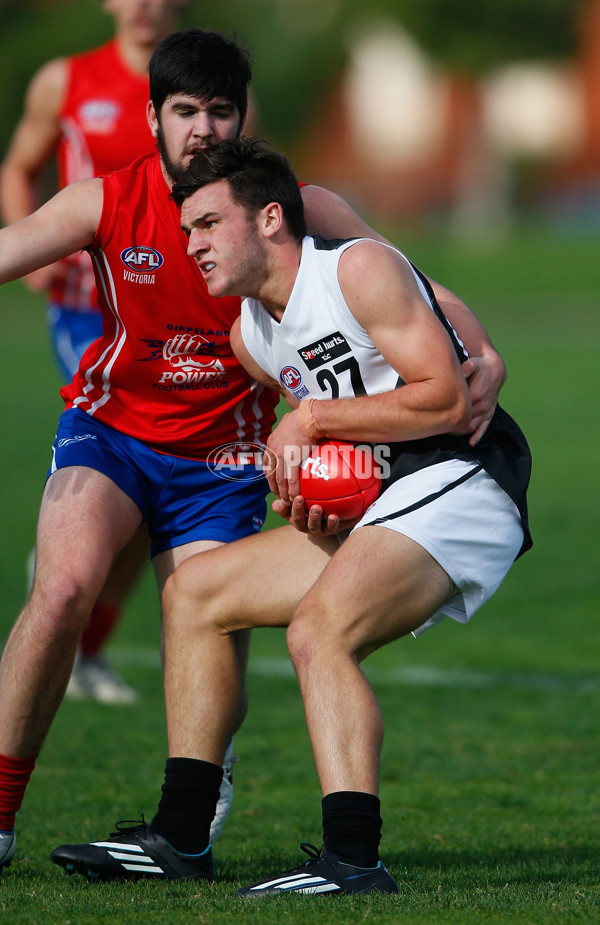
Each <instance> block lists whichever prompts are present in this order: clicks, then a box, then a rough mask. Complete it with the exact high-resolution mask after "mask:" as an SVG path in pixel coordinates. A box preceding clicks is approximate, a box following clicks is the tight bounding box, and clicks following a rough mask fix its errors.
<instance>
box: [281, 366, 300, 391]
mask: <svg viewBox="0 0 600 925" xmlns="http://www.w3.org/2000/svg"><path fill="white" fill-rule="evenodd" d="M279 378H280V379H281V381H282V382H283V384H284V386H285V387H286V389H290V391H291V390H293V389H297V388H298V387H299V386H300V385H302V376H301V375H300V373H299V371H298V370H297V369H296V367H295V366H284V367H283V369H282V370H281V372H280V373H279Z"/></svg>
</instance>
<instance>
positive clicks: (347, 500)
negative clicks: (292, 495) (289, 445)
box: [300, 440, 381, 520]
mask: <svg viewBox="0 0 600 925" xmlns="http://www.w3.org/2000/svg"><path fill="white" fill-rule="evenodd" d="M380 490H381V472H380V467H379V465H378V464H377V463H376V462H375V460H374V458H373V451H372V450H371V447H370V446H366V445H360V446H355V445H354V444H353V443H345V442H344V441H343V440H321V441H319V444H318V451H317V452H313V453H312V454H311V455H310V456H307V458H306V459H305V460H304V462H303V463H302V466H301V468H300V494H301V495H302V497H303V498H304V500H305V501H306V507H307V508H309V507H310V506H311V505H312V504H319V505H320V506H321V507H322V508H323V513H324V514H325V515H327V514H338V515H339V517H340V518H341V520H355V519H356V518H357V517H361V516H362V515H363V514H364V512H365V511H366V510H367V508H368V507H369V505H370V504H372V503H373V501H374V500H375V498H376V497H377V495H378V494H379V492H380Z"/></svg>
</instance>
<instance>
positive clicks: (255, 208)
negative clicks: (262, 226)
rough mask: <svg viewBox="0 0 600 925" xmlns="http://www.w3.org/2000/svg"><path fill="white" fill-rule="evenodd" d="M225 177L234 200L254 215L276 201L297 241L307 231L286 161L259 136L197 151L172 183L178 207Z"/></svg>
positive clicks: (300, 202)
mask: <svg viewBox="0 0 600 925" xmlns="http://www.w3.org/2000/svg"><path fill="white" fill-rule="evenodd" d="M219 180H227V182H228V184H229V189H230V191H231V196H232V199H233V201H234V202H236V203H238V204H239V205H241V206H243V208H244V209H245V210H246V212H247V213H248V214H249V215H256V213H257V212H259V211H260V210H261V209H264V207H265V206H267V205H268V204H269V203H270V202H278V203H279V204H280V205H281V208H282V210H283V216H284V218H285V221H286V224H287V226H288V229H289V231H290V234H292V235H293V236H294V237H295V238H296V240H298V241H300V240H302V238H303V237H304V235H305V234H306V222H305V220H304V205H303V202H302V196H301V195H300V189H299V187H298V181H297V180H296V177H295V175H294V172H293V170H292V168H291V167H290V164H289V161H288V160H287V158H286V157H284V155H283V154H280V153H279V152H278V151H274V150H273V148H272V147H271V146H270V145H269V144H268V142H266V141H263V140H262V139H261V138H235V139H232V140H231V141H223V142H221V143H220V144H218V145H215V146H214V147H213V148H208V149H207V150H206V151H200V152H199V153H198V154H196V155H195V156H194V157H193V158H192V160H191V161H190V164H189V167H188V168H187V170H185V171H184V172H183V174H182V176H181V178H180V179H179V180H178V181H177V183H175V185H174V186H173V191H172V193H171V198H172V199H173V200H174V201H175V203H176V204H177V205H178V206H181V204H182V202H183V201H184V200H185V199H187V198H188V196H191V195H192V194H193V193H195V192H196V190H199V189H202V187H204V186H208V185H209V184H210V183H217V182H218V181H219Z"/></svg>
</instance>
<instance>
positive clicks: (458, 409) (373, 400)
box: [300, 382, 471, 443]
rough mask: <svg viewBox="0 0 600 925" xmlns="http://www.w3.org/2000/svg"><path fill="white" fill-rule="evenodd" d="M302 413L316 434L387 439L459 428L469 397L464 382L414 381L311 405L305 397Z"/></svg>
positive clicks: (304, 424) (413, 437) (466, 415)
mask: <svg viewBox="0 0 600 925" xmlns="http://www.w3.org/2000/svg"><path fill="white" fill-rule="evenodd" d="M302 406H304V407H302ZM300 413H301V422H302V429H303V431H304V433H305V434H306V436H308V437H310V438H312V439H318V438H320V437H332V438H336V439H338V440H349V441H351V442H353V443H360V442H363V441H364V442H367V443H377V442H381V443H389V442H396V441H402V440H416V439H421V438H423V437H430V436H433V435H435V434H443V433H451V432H454V431H457V430H460V429H461V428H464V427H466V425H467V424H468V422H469V419H470V414H471V403H470V400H469V394H468V391H467V389H466V386H464V385H463V384H462V383H458V382H457V383H456V384H452V383H448V384H447V385H446V386H444V387H442V388H440V387H438V385H437V384H433V383H430V382H413V383H409V384H408V385H405V386H402V388H400V389H395V390H394V391H393V392H382V393H381V394H379V395H368V396H358V397H356V398H340V399H315V400H313V401H312V403H311V404H310V407H309V402H302V403H301V412H300Z"/></svg>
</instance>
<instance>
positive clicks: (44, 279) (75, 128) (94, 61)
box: [0, 0, 187, 704]
mask: <svg viewBox="0 0 600 925" xmlns="http://www.w3.org/2000/svg"><path fill="white" fill-rule="evenodd" d="M186 2H187V0H104V2H103V4H102V5H103V7H104V9H105V10H106V12H107V13H108V14H109V15H110V16H111V17H113V19H114V28H115V34H114V37H113V38H112V39H111V40H110V41H108V42H106V43H105V44H104V45H102V46H101V47H99V48H94V49H93V50H91V51H86V52H83V53H82V54H77V55H73V56H72V57H70V58H56V59H53V60H51V61H48V62H47V63H46V64H45V65H43V67H41V68H40V70H39V71H38V72H37V73H36V74H35V75H34V76H33V78H32V80H31V82H30V85H29V88H28V90H27V94H26V98H25V109H24V112H23V116H22V118H21V120H20V122H19V124H18V125H17V128H16V130H15V132H14V135H13V138H12V141H11V144H10V147H9V150H8V153H7V155H6V158H5V160H4V162H3V164H2V168H1V170H0V211H1V213H2V217H3V219H4V221H5V222H6V223H10V222H16V221H19V220H20V219H22V218H25V216H26V215H29V214H30V213H31V212H33V211H34V209H35V208H36V200H37V198H38V196H37V193H38V189H37V187H38V183H37V181H38V177H39V174H40V172H41V170H42V168H43V167H44V166H45V165H46V163H47V162H48V161H49V160H50V159H51V157H52V156H53V155H56V157H57V166H58V182H59V187H60V188H63V187H65V186H67V184H68V183H72V182H73V181H75V180H82V179H86V178H88V177H99V176H102V175H103V174H106V173H109V172H110V171H111V170H117V169H118V168H119V167H125V166H126V165H127V164H129V163H130V162H131V161H132V160H133V159H134V158H136V157H138V156H139V155H141V154H146V153H147V152H149V151H152V149H153V147H154V138H153V136H152V133H151V131H150V129H149V126H148V122H147V119H146V103H147V101H148V62H149V60H150V56H151V54H152V52H153V51H154V49H155V47H156V46H157V44H158V43H159V41H160V40H161V39H163V38H164V37H165V36H166V35H168V34H169V33H170V32H174V31H175V29H176V28H177V25H178V20H179V15H180V12H181V10H182V9H183V7H184V6H185V4H186ZM24 282H25V284H26V285H27V286H28V287H29V288H30V289H31V290H32V291H34V292H38V291H39V292H41V291H45V292H47V294H48V307H47V312H46V317H47V321H48V329H49V334H50V340H51V344H52V347H53V350H54V355H55V358H56V362H57V365H58V369H59V372H60V375H61V378H62V380H63V382H65V383H67V382H69V381H70V380H71V379H72V377H73V375H74V373H75V371H76V370H77V367H78V365H79V361H80V360H81V357H82V356H83V353H84V352H85V350H86V349H87V348H88V347H89V345H90V344H91V343H92V341H94V340H96V338H98V337H99V336H100V334H101V333H102V315H101V313H100V309H99V307H98V303H97V298H96V285H95V282H94V273H93V269H92V263H91V260H90V257H89V255H88V254H87V253H85V252H78V253H76V254H72V255H69V256H68V257H67V258H65V259H64V260H61V261H60V262H58V263H54V264H51V265H50V266H47V267H41V268H40V269H39V270H34V271H33V273H31V274H29V275H28V276H26V277H25V278H24ZM32 558H33V556H32ZM147 559H148V535H147V531H146V529H145V528H144V529H143V530H141V531H140V532H139V533H138V534H137V535H136V536H135V537H134V538H133V539H132V540H131V542H130V543H129V544H128V546H127V547H126V548H125V549H123V550H122V552H121V553H120V555H119V558H118V559H117V561H116V562H115V565H114V567H113V568H112V569H111V571H110V573H109V575H108V577H107V579H106V583H105V585H104V587H103V588H102V589H101V591H100V594H99V596H98V600H97V601H96V603H95V605H94V608H93V609H92V612H91V614H90V618H89V620H88V623H87V625H86V627H85V629H84V631H83V634H82V637H81V643H80V647H79V653H78V656H77V659H76V661H75V666H74V669H73V673H72V675H71V679H70V682H69V687H68V688H67V696H71V697H74V698H82V697H90V698H92V699H94V700H99V701H101V702H103V703H113V704H116V703H133V702H135V701H136V700H137V692H136V691H135V690H134V689H133V688H132V687H131V686H130V685H129V684H127V683H126V682H125V681H124V680H123V679H122V678H121V677H120V676H119V675H118V674H117V673H116V672H115V670H114V668H112V666H111V665H110V664H109V663H108V662H107V660H106V658H105V656H104V655H103V649H104V647H105V645H106V643H107V641H108V639H109V637H110V635H111V634H112V632H113V630H114V628H115V627H116V625H117V623H118V621H119V618H120V615H121V610H122V607H123V603H124V600H125V598H126V596H127V594H128V592H129V591H130V590H131V588H132V586H133V584H134V583H135V581H136V579H137V578H138V576H139V573H140V569H141V568H142V566H143V565H145V563H146V561H147Z"/></svg>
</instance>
